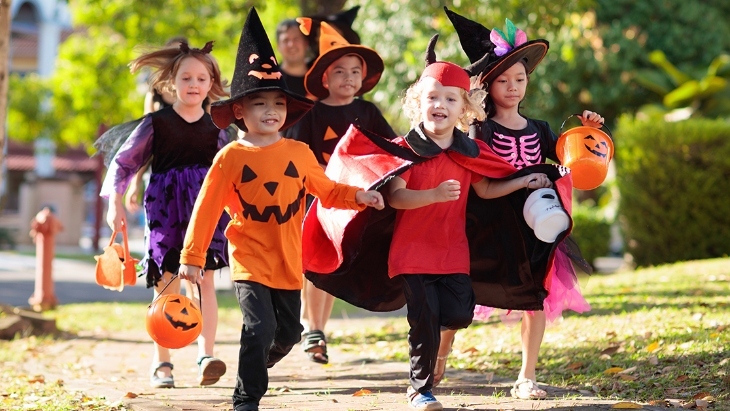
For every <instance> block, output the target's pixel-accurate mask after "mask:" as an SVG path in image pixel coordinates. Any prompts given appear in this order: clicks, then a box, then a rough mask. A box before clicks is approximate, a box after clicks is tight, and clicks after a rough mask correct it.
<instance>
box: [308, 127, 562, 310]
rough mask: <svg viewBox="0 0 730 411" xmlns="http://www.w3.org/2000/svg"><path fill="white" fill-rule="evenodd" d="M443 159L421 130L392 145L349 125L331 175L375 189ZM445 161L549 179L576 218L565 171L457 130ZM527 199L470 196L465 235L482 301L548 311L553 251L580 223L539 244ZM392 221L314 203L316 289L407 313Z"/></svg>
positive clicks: (519, 194)
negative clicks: (392, 255) (391, 271)
mask: <svg viewBox="0 0 730 411" xmlns="http://www.w3.org/2000/svg"><path fill="white" fill-rule="evenodd" d="M419 137H420V138H419ZM440 152H441V149H440V148H438V147H437V146H436V145H435V143H433V142H432V141H431V140H430V139H428V138H425V137H424V136H423V135H422V134H420V133H418V130H412V131H411V132H410V133H409V134H408V135H406V136H404V137H400V138H398V139H396V140H393V141H389V140H386V139H384V138H382V137H380V136H377V135H374V134H372V133H369V132H367V131H366V130H361V129H358V128H356V127H355V126H351V127H350V129H349V130H348V132H347V133H346V134H345V136H343V137H342V139H341V141H340V143H339V144H338V146H337V148H336V149H335V152H334V153H333V155H332V157H331V158H330V161H329V164H328V165H327V170H326V174H327V176H328V177H330V178H331V179H333V180H335V181H338V182H341V183H345V184H350V185H354V186H358V187H363V188H367V189H376V190H377V189H380V188H381V187H383V186H384V185H385V184H386V183H387V182H388V181H389V179H390V178H392V177H393V176H396V175H398V174H400V173H402V172H403V171H405V170H407V169H408V168H410V167H411V166H413V165H414V164H418V163H420V162H423V161H428V160H429V158H431V157H434V156H435V155H437V154H439V153H440ZM447 154H448V155H449V156H450V157H451V158H452V159H453V160H454V161H456V162H457V163H459V164H461V165H462V166H464V167H465V168H467V169H469V170H472V171H474V172H476V173H478V174H481V175H484V176H486V177H489V178H493V179H503V178H507V179H509V178H516V177H520V176H523V175H526V174H530V173H535V172H540V173H545V174H547V175H548V177H549V178H550V179H551V180H552V181H553V183H554V188H555V190H556V192H557V193H558V196H559V200H560V202H561V203H562V205H563V207H564V208H565V209H566V211H567V212H568V214H570V212H571V201H572V198H571V196H572V181H571V178H570V174H569V172H568V171H567V169H566V168H564V167H561V166H554V165H549V164H540V165H535V166H530V167H526V168H524V169H521V170H517V169H515V168H514V167H513V166H512V165H510V164H509V163H507V162H506V161H504V160H503V159H502V158H501V157H499V156H498V155H496V154H495V153H494V152H493V151H492V150H491V149H490V148H489V147H488V146H487V145H486V144H485V143H483V142H481V141H478V140H471V139H469V138H468V137H467V136H466V134H464V133H462V132H460V131H458V130H456V132H455V139H454V144H453V145H452V147H451V148H449V150H448V151H447ZM528 194H529V192H528V191H527V190H518V191H516V192H514V193H512V194H510V195H507V196H504V197H501V198H498V199H492V200H484V199H482V198H480V197H478V196H477V195H476V194H474V192H473V190H470V194H469V199H468V203H467V224H466V231H467V237H468V239H469V249H470V259H471V278H472V285H473V288H474V291H475V294H476V300H477V304H481V305H487V306H491V307H498V308H506V309H517V310H542V308H543V305H542V303H543V300H544V299H545V297H546V296H547V291H546V287H545V284H544V282H545V278H546V276H547V273H548V272H549V268H550V266H551V262H552V256H553V252H554V250H555V248H556V246H557V245H558V243H559V242H560V241H562V240H563V239H564V238H565V237H566V236H567V235H568V233H569V232H570V230H571V229H572V221H571V224H570V227H569V228H568V229H567V230H566V231H565V232H563V233H562V234H561V235H560V236H558V239H557V240H556V241H555V242H554V243H544V242H542V241H540V240H538V239H537V238H536V237H535V234H534V232H533V230H532V229H531V228H530V227H529V226H527V223H525V221H524V218H523V216H522V208H523V205H524V202H525V199H526V198H527V196H528ZM394 221H395V210H394V209H393V208H391V207H389V206H387V205H386V208H385V209H384V210H375V209H372V208H368V209H366V210H364V211H361V212H357V211H353V210H339V209H325V208H323V207H322V206H321V205H320V204H319V202H318V201H317V200H315V202H314V203H313V204H312V206H311V207H310V209H309V212H308V213H307V215H306V217H305V219H304V228H303V246H302V252H303V264H304V270H305V275H306V276H307V278H308V279H309V280H311V281H312V282H313V283H314V284H315V286H317V287H318V288H321V289H323V290H325V291H327V292H328V293H330V294H332V295H334V296H336V297H338V298H341V299H343V300H345V301H347V302H349V303H351V304H354V305H356V306H359V307H362V308H365V309H368V310H371V311H393V310H397V309H399V308H401V307H403V305H405V297H404V295H403V290H402V288H401V280H400V278H398V277H395V278H392V279H391V278H389V276H388V252H389V248H390V241H391V239H392V233H393V225H394Z"/></svg>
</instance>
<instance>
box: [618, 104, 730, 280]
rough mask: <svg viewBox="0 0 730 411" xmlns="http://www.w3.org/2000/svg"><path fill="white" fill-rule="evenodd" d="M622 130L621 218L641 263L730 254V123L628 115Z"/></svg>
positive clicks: (629, 244)
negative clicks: (652, 119) (668, 120)
mask: <svg viewBox="0 0 730 411" xmlns="http://www.w3.org/2000/svg"><path fill="white" fill-rule="evenodd" d="M616 135H617V136H618V137H617V138H616V141H615V143H616V157H615V162H616V170H617V177H616V178H617V184H618V188H619V191H620V193H621V199H620V202H619V216H620V221H621V223H622V231H623V233H624V236H625V241H626V247H627V251H628V252H630V253H631V254H632V255H633V257H634V261H635V262H636V264H637V265H639V266H647V265H657V264H664V263H672V262H675V261H683V260H693V259H704V258H713V257H721V256H726V255H728V253H729V252H730V201H728V198H729V196H730V122H728V121H723V120H705V119H690V120H685V121H681V122H675V123H663V122H662V123H657V122H645V121H640V120H636V119H634V118H630V117H628V116H625V117H623V118H622V119H621V120H620V121H619V126H618V127H617V131H616Z"/></svg>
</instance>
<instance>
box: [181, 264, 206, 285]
mask: <svg viewBox="0 0 730 411" xmlns="http://www.w3.org/2000/svg"><path fill="white" fill-rule="evenodd" d="M202 270H203V269H202V268H200V267H198V266H194V265H187V264H180V269H178V270H177V274H178V275H179V276H180V278H182V279H183V280H188V281H190V283H191V284H201V283H202V282H203V275H202V274H201V271H202Z"/></svg>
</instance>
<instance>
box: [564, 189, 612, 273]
mask: <svg viewBox="0 0 730 411" xmlns="http://www.w3.org/2000/svg"><path fill="white" fill-rule="evenodd" d="M587 203H588V202H583V203H580V204H578V205H577V206H575V207H573V213H572V217H573V232H572V235H573V239H574V240H575V242H576V243H578V246H579V247H580V251H581V253H582V254H583V257H584V258H585V259H586V261H588V262H589V263H591V264H593V261H595V259H596V258H598V257H605V256H607V255H608V254H609V252H610V247H609V242H610V240H611V222H609V221H608V219H607V218H606V217H605V215H604V214H603V212H602V210H601V209H600V208H598V207H595V206H591V205H589V204H587Z"/></svg>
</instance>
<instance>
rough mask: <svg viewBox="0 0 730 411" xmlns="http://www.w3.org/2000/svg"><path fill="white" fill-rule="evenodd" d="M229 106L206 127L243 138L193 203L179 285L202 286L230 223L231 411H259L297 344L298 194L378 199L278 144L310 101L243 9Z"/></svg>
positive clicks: (359, 204) (330, 201) (338, 200)
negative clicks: (231, 129) (236, 333)
mask: <svg viewBox="0 0 730 411" xmlns="http://www.w3.org/2000/svg"><path fill="white" fill-rule="evenodd" d="M231 96H232V97H231V98H230V99H228V100H225V101H221V102H216V103H215V104H213V105H212V106H211V116H212V117H213V122H214V123H215V124H216V126H218V127H219V128H221V129H223V128H225V127H227V126H228V125H230V124H231V123H232V122H233V123H235V124H236V125H237V126H238V127H239V128H240V129H241V130H242V131H243V132H244V133H243V137H241V138H239V140H238V141H235V142H232V143H230V144H228V145H227V146H226V147H224V148H223V149H222V150H221V151H220V152H219V153H218V155H217V156H216V157H215V159H214V160H213V165H212V166H211V168H210V171H209V172H208V175H207V176H206V177H205V181H204V182H203V186H202V188H201V190H200V194H199V196H198V198H197V200H196V202H195V208H194V209H193V215H192V218H191V220H190V224H189V226H188V231H187V233H186V235H185V243H184V246H183V250H182V252H181V255H180V263H181V266H180V271H179V274H180V276H181V277H182V278H184V279H187V280H189V281H191V282H193V283H197V282H200V281H201V277H200V267H202V266H203V264H204V263H205V250H206V249H207V245H208V242H209V241H210V239H211V236H212V233H213V229H214V228H215V222H216V221H217V220H214V219H211V218H210V216H212V215H220V212H221V210H223V209H225V210H226V212H228V214H229V215H230V217H231V222H230V223H229V224H228V227H227V229H226V236H227V237H228V240H229V253H230V257H231V258H230V261H231V263H230V265H231V278H232V279H233V281H234V289H235V291H236V295H237V297H238V301H239V306H240V307H241V312H242V313H243V323H244V324H243V328H242V330H241V349H240V352H239V362H238V377H237V381H236V387H235V389H234V392H233V406H234V409H235V410H236V411H253V410H258V409H259V401H260V400H261V398H262V397H263V396H264V394H265V393H266V390H267V388H268V372H267V368H271V367H273V366H274V364H276V363H277V362H278V361H279V360H281V359H282V358H284V356H286V355H287V354H288V353H289V351H291V349H292V347H293V346H294V345H295V344H296V343H298V342H299V340H300V338H301V332H302V330H303V329H302V325H301V324H300V322H299V313H300V305H301V299H300V290H301V288H302V283H303V278H302V256H301V249H302V243H301V241H302V240H301V239H302V231H301V230H302V219H303V215H304V209H305V196H306V193H308V192H311V193H312V194H314V195H315V196H316V197H318V198H319V199H320V201H321V202H322V204H324V205H325V206H327V207H336V208H347V209H355V210H362V209H364V208H365V207H366V206H372V207H376V208H378V209H382V208H383V198H382V196H381V195H380V193H378V192H377V191H364V190H362V189H360V188H357V187H352V186H348V185H344V184H338V183H335V182H333V181H331V180H330V179H329V178H327V177H326V176H325V174H324V171H323V170H322V168H321V167H320V165H319V163H318V162H317V160H316V159H315V157H314V154H312V152H311V150H310V149H309V147H307V145H306V144H304V143H301V142H298V141H293V140H289V139H284V138H282V137H281V136H280V134H279V131H280V130H283V129H286V128H288V127H290V126H291V125H293V124H294V123H295V122H296V121H297V120H299V119H300V118H301V116H303V115H304V114H305V113H306V112H307V111H308V110H309V109H310V108H311V107H312V102H311V101H310V100H308V99H306V98H304V97H301V96H299V95H296V94H294V93H291V92H290V91H289V90H288V89H287V87H286V84H285V82H284V80H283V79H282V77H281V71H280V69H279V66H278V64H277V62H276V59H275V57H274V52H273V49H272V47H271V44H270V43H269V41H268V38H267V36H266V32H265V31H264V28H263V25H262V24H261V21H260V20H259V18H258V15H257V13H256V11H255V9H253V8H252V9H251V11H250V12H249V14H248V17H247V19H246V23H245V25H244V28H243V32H242V33H241V40H240V42H239V48H238V54H237V56H236V68H235V71H234V75H233V82H232V84H231Z"/></svg>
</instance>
